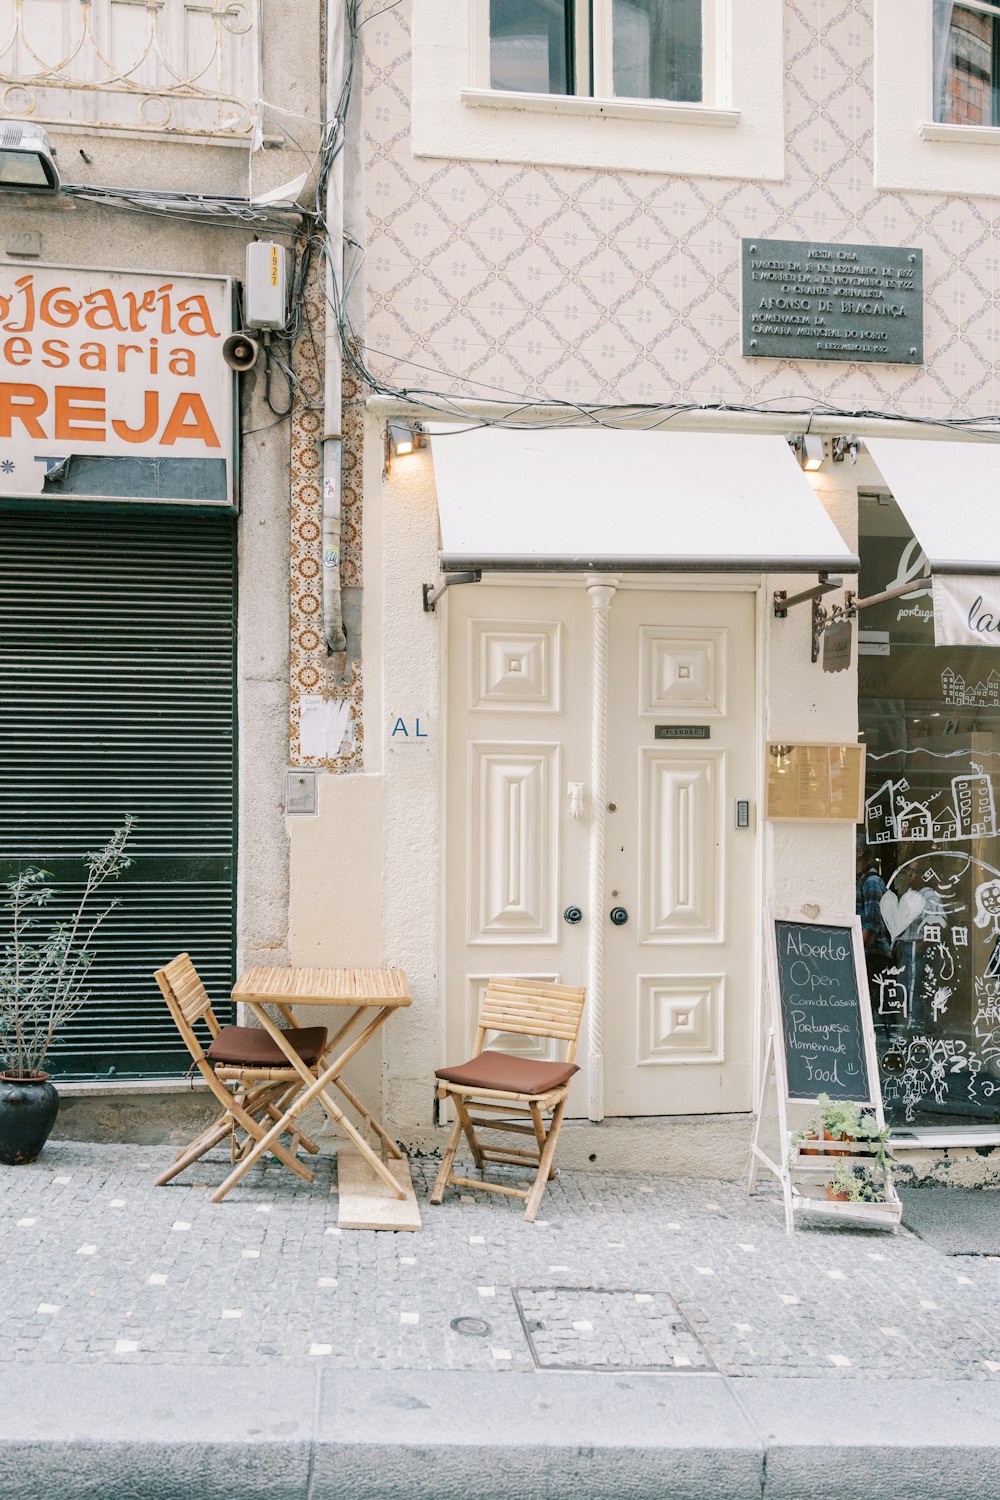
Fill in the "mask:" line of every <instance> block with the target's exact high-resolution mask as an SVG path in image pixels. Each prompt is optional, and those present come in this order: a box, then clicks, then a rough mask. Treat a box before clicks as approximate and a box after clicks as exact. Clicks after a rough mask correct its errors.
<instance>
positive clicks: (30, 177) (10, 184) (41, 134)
mask: <svg viewBox="0 0 1000 1500" xmlns="http://www.w3.org/2000/svg"><path fill="white" fill-rule="evenodd" d="M55 156H56V148H55V147H54V146H53V144H52V142H51V141H50V140H49V138H48V136H47V135H46V134H45V131H44V130H43V129H42V127H41V126H40V125H32V124H31V123H30V121H22V120H5V121H4V122H3V124H2V125H0V189H3V188H6V189H9V190H11V191H13V192H24V191H25V190H26V189H27V190H29V191H30V190H32V189H37V190H38V191H40V192H45V193H58V191H59V171H58V168H57V167H56V162H55Z"/></svg>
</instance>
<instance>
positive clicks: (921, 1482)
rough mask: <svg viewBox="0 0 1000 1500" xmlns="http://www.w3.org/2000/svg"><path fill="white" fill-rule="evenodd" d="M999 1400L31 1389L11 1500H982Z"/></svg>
mask: <svg viewBox="0 0 1000 1500" xmlns="http://www.w3.org/2000/svg"><path fill="white" fill-rule="evenodd" d="M994 1494H1000V1413H997V1411H996V1410H995V1404H994V1391H993V1387H992V1386H991V1385H990V1384H989V1383H987V1382H982V1383H980V1382H976V1381H935V1380H900V1381H893V1382H889V1383H886V1382H873V1381H867V1380H863V1379H852V1378H841V1379H836V1378H834V1379H829V1380H827V1379H822V1380H820V1379H796V1378H789V1379H743V1380H727V1379H723V1378H722V1377H720V1376H717V1375H670V1374H668V1375H630V1374H621V1375H617V1374H604V1375H572V1374H555V1373H553V1374H533V1375H532V1374H529V1375H522V1374H515V1373H507V1374H469V1373H467V1372H461V1371H447V1372H435V1371H430V1370H404V1371H382V1370H343V1369H340V1370H336V1371H333V1370H311V1369H301V1368H300V1369H292V1370H289V1371H284V1372H282V1373H281V1375H280V1377H279V1375H278V1373H277V1372H276V1371H269V1372H267V1371H261V1370H260V1369H257V1370H246V1369H242V1368H240V1369H226V1368H218V1369H196V1368H169V1367H165V1366H156V1367H146V1368H142V1367H140V1366H137V1365H112V1366H103V1367H93V1366H89V1367H86V1368H84V1367H81V1366H77V1367H67V1366H46V1367H42V1366H34V1367H31V1368H28V1367H22V1368H21V1369H20V1370H19V1371H18V1374H17V1381H16V1386H14V1387H12V1388H10V1389H9V1390H8V1398H7V1399H6V1400H5V1402H4V1403H3V1409H2V1411H0V1500H8V1497H10V1500H14V1497H16V1500H52V1497H58V1500H84V1497H86V1500H106V1497H107V1496H109V1495H114V1496H115V1497H116V1500H133V1497H134V1500H161V1497H162V1500H174V1497H176V1500H181V1497H183V1500H193V1497H197V1500H245V1497H246V1496H247V1495H253V1496H255V1497H260V1500H348V1497H350V1500H494V1497H496V1500H501V1497H502V1500H569V1497H570V1496H572V1497H574V1500H591V1497H601V1500H604V1497H606V1500H647V1497H649V1500H654V1497H655V1500H668V1497H669V1500H709V1497H711V1500H744V1497H746V1500H751V1497H753V1500H762V1497H763V1500H803V1497H806V1496H808V1497H809V1500H854V1497H855V1496H856V1497H858V1500H862V1497H864V1500H899V1497H901V1496H906V1497H907V1500H968V1497H969V1496H972V1495H994Z"/></svg>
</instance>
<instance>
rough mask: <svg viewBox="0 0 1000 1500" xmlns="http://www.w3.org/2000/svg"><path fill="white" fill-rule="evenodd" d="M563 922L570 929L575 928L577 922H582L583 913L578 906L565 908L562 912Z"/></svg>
mask: <svg viewBox="0 0 1000 1500" xmlns="http://www.w3.org/2000/svg"><path fill="white" fill-rule="evenodd" d="M563 921H564V922H568V923H569V925H570V926H571V927H575V926H576V924H577V923H578V922H582V921H583V912H582V911H581V910H580V908H579V907H578V906H567V908H566V910H565V911H564V912H563Z"/></svg>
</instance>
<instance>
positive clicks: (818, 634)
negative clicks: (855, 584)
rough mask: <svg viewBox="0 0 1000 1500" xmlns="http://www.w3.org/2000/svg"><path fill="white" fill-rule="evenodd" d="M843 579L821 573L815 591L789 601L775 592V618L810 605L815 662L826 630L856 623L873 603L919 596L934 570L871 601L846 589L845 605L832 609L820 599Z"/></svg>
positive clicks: (794, 596) (780, 617)
mask: <svg viewBox="0 0 1000 1500" xmlns="http://www.w3.org/2000/svg"><path fill="white" fill-rule="evenodd" d="M843 581H844V580H843V579H842V578H838V577H835V576H834V575H833V574H831V573H820V575H819V582H818V583H817V584H816V586H815V588H811V589H803V590H802V592H801V593H800V594H793V595H792V597H791V598H790V599H789V598H788V597H787V595H786V593H785V591H784V589H775V591H774V615H775V619H778V620H783V619H785V617H786V616H787V614H788V611H789V610H790V609H792V608H794V606H795V605H796V604H806V603H809V604H811V606H812V648H811V657H812V660H813V661H814V662H817V661H819V648H820V645H821V643H822V640H823V633H824V631H826V630H828V629H829V628H830V626H831V625H839V624H840V623H841V622H842V621H844V620H853V619H855V618H856V617H857V614H858V611H859V610H861V609H868V608H869V607H870V606H871V605H873V604H887V603H888V602H889V600H890V599H902V598H903V597H904V596H905V595H906V594H912V593H915V592H916V590H917V589H919V588H920V587H921V585H926V584H928V583H930V581H931V573H930V568H929V567H928V568H927V569H926V570H925V571H924V572H923V573H922V574H921V575H920V577H918V578H911V579H910V581H909V582H908V583H900V584H897V585H896V587H895V588H891V589H883V591H882V593H880V594H870V595H869V596H868V598H867V599H859V598H858V596H857V594H856V593H854V592H853V591H852V590H851V589H845V591H844V602H843V604H833V605H831V606H830V608H829V609H827V608H826V606H825V605H824V604H821V603H820V600H821V599H822V598H823V596H824V595H825V594H829V593H831V592H832V591H833V590H834V589H838V588H840V587H841V586H842V584H843Z"/></svg>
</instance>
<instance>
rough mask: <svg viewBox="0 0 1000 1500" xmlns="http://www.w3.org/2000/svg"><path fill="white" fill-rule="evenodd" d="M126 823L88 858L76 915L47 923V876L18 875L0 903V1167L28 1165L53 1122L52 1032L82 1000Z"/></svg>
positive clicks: (120, 862) (119, 867)
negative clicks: (103, 896) (2, 935)
mask: <svg viewBox="0 0 1000 1500" xmlns="http://www.w3.org/2000/svg"><path fill="white" fill-rule="evenodd" d="M131 829H132V819H131V818H126V820H125V823H124V826H123V827H121V828H116V829H115V831H114V833H113V834H112V835H111V837H110V839H109V840H108V842H107V843H106V844H105V846H104V848H103V849H100V850H98V852H97V853H96V854H88V855H87V856H86V860H85V864H86V869H87V879H86V882H85V884H84V888H83V892H82V894H81V896H80V899H79V901H78V903H77V905H76V908H75V910H74V911H73V912H72V913H71V914H70V915H69V916H68V917H66V918H65V919H63V920H60V921H56V920H53V919H52V918H51V916H50V914H49V913H48V912H47V911H46V907H47V906H48V905H49V903H50V902H51V900H52V898H53V896H54V895H55V889H54V887H53V886H52V885H51V884H50V881H51V879H52V877H51V875H50V874H49V872H48V871H47V870H39V869H34V868H29V869H25V870H22V871H21V873H20V874H19V875H17V876H15V878H14V879H13V880H8V881H7V882H6V883H5V885H4V887H3V892H4V894H3V896H2V897H0V926H2V928H3V929H4V930H5V932H6V935H7V940H6V942H5V943H4V944H3V946H2V949H0V1163H2V1164H3V1165H5V1166H18V1165H20V1164H22V1163H24V1162H30V1161H34V1160H35V1158H36V1157H37V1156H38V1154H39V1152H40V1151H41V1149H42V1147H43V1146H44V1145H45V1142H46V1141H47V1140H48V1138H49V1134H50V1132H51V1130H52V1127H53V1125H54V1124H55V1122H56V1115H57V1114H58V1112H59V1095H58V1093H57V1092H56V1090H55V1088H54V1087H53V1085H52V1083H51V1082H50V1080H49V1075H48V1074H47V1073H46V1072H45V1059H46V1057H47V1055H48V1052H49V1048H50V1047H51V1046H52V1043H53V1040H54V1039H55V1035H56V1032H57V1031H58V1030H59V1027H60V1026H61V1025H62V1024H63V1023H64V1022H65V1021H67V1020H68V1019H69V1017H70V1016H72V1015H75V1013H76V1012H77V1011H78V1010H79V1009H80V1007H81V1006H82V1005H83V1004H84V1003H85V1001H86V1000H87V990H86V988H85V984H86V979H87V974H88V972H89V971H90V967H91V964H92V963H93V962H94V957H95V950H94V947H93V941H94V937H95V935H96V933H97V930H98V928H99V927H100V926H101V924H102V922H103V921H104V919H105V918H106V917H107V916H108V914H109V912H111V911H112V910H113V909H114V908H115V907H116V906H117V905H118V902H117V901H116V900H112V901H108V902H105V901H103V900H99V899H98V893H99V892H100V890H101V887H102V886H103V885H104V884H105V883H106V882H107V881H108V880H114V879H116V878H117V876H119V875H120V874H121V872H122V871H123V870H126V869H128V867H129V865H130V864H131V860H129V859H127V858H126V857H125V845H126V843H127V841H128V837H129V834H130V832H131Z"/></svg>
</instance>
